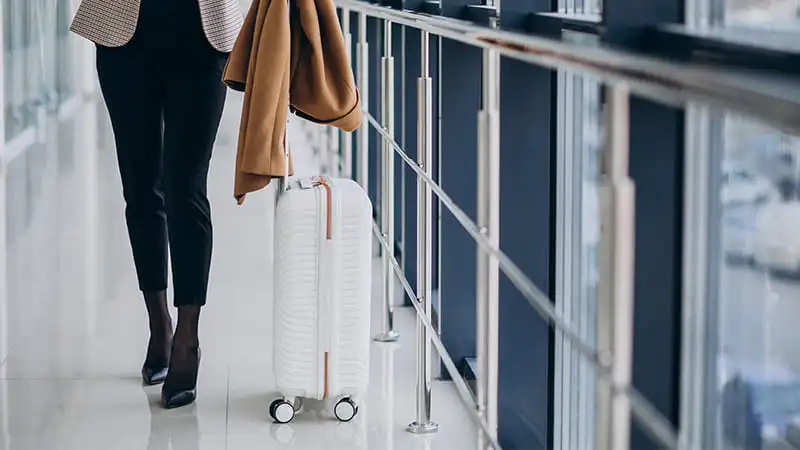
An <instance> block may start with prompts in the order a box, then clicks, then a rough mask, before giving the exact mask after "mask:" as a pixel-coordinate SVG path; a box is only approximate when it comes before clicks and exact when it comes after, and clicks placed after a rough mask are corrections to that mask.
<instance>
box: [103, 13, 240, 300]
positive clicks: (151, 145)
mask: <svg viewBox="0 0 800 450" xmlns="http://www.w3.org/2000/svg"><path fill="white" fill-rule="evenodd" d="M181 4H182V5H184V6H182V7H181V8H180V9H178V10H175V11H171V12H170V14H169V15H166V16H163V17H142V18H141V20H140V23H139V28H138V29H137V31H136V34H135V36H134V37H133V39H132V40H131V42H129V43H128V44H127V45H125V46H122V47H119V48H107V47H98V49H97V72H98V77H99V80H100V86H101V89H102V92H103V97H104V98H105V102H106V106H107V107H108V111H109V113H110V116H111V123H112V127H113V130H114V138H115V141H116V146H117V158H118V162H119V171H120V175H121V176H122V187H123V194H124V197H125V203H126V208H125V217H126V219H127V224H128V234H129V236H130V241H131V247H132V249H133V258H134V262H135V264H136V271H137V275H138V278H139V287H140V289H141V290H142V291H144V292H152V291H159V290H164V289H166V288H167V260H168V258H167V255H168V252H169V254H170V255H171V259H172V277H173V282H174V285H175V289H174V290H175V301H174V303H175V306H183V305H204V304H205V302H206V292H207V289H208V273H209V269H210V266H211V248H212V226H211V208H210V205H209V202H208V198H207V196H206V179H207V176H208V166H209V162H210V159H211V151H212V148H213V146H214V140H215V139H216V135H217V128H218V127H219V122H220V119H221V116H222V109H223V106H224V103H225V92H226V88H225V86H224V85H223V83H222V81H221V80H222V71H223V69H224V64H225V60H226V56H227V55H225V54H223V53H220V52H217V51H216V50H214V49H213V48H212V47H211V45H210V44H209V43H208V41H207V40H206V38H205V35H204V33H203V30H202V28H201V22H200V15H199V10H198V8H197V2H196V1H191V2H186V1H183V2H182V3H181ZM168 247H169V249H168Z"/></svg>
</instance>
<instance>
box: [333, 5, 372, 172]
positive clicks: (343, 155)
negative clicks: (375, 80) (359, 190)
mask: <svg viewBox="0 0 800 450" xmlns="http://www.w3.org/2000/svg"><path fill="white" fill-rule="evenodd" d="M342 29H343V31H344V48H345V52H347V61H348V62H349V61H352V60H353V35H352V34H351V33H350V10H349V9H347V8H342ZM361 101H362V102H365V103H366V101H367V100H366V99H362V100H361ZM368 126H369V125H368ZM337 163H338V167H339V174H340V176H341V177H344V178H353V135H352V134H350V133H345V132H344V131H339V161H337Z"/></svg>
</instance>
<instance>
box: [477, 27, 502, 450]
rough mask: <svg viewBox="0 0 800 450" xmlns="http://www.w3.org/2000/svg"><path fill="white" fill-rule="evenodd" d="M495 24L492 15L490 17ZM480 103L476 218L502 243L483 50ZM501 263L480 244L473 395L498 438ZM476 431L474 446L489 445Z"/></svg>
mask: <svg viewBox="0 0 800 450" xmlns="http://www.w3.org/2000/svg"><path fill="white" fill-rule="evenodd" d="M494 24H495V25H496V20H495V22H494ZM482 90H483V107H482V109H481V111H480V112H479V113H478V221H477V225H478V227H479V228H480V231H481V233H483V234H484V235H485V236H486V237H487V238H488V239H489V240H490V242H491V243H492V245H494V246H498V247H499V245H500V56H499V54H498V53H497V52H496V51H495V50H491V49H487V50H484V52H483V88H482ZM499 273H500V271H499V266H498V262H497V259H496V258H494V257H492V256H490V255H488V254H486V252H484V251H483V250H482V249H478V253H477V261H476V299H475V301H476V308H477V323H476V325H477V356H478V374H477V378H478V379H477V386H478V389H477V391H478V392H477V393H478V395H477V397H478V398H477V400H478V412H479V413H480V414H481V416H482V417H483V418H484V419H485V420H486V424H487V425H488V426H489V429H490V431H491V432H492V433H493V435H492V436H491V438H493V439H496V438H497V396H498V363H499V359H498V354H499V328H498V323H499V317H500V316H499ZM489 442H490V439H487V436H486V435H485V434H484V433H482V432H480V431H479V432H478V449H480V450H485V449H487V448H490V444H489Z"/></svg>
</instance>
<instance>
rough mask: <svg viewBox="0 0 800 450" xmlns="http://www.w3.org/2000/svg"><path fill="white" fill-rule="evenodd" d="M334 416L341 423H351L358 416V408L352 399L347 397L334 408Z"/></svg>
mask: <svg viewBox="0 0 800 450" xmlns="http://www.w3.org/2000/svg"><path fill="white" fill-rule="evenodd" d="M333 414H334V415H335V416H336V418H337V419H339V421H341V422H350V421H351V420H353V418H354V417H355V416H356V414H358V406H356V404H355V403H354V402H353V400H351V399H350V397H345V398H343V399H341V400H339V401H338V402H337V403H336V406H334V407H333Z"/></svg>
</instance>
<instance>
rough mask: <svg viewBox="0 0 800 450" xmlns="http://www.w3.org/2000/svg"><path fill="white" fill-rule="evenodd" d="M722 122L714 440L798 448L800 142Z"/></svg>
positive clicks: (729, 445)
mask: <svg viewBox="0 0 800 450" xmlns="http://www.w3.org/2000/svg"><path fill="white" fill-rule="evenodd" d="M719 120H721V122H722V124H723V125H722V130H721V133H720V135H721V137H722V139H721V140H720V143H721V145H718V146H717V148H712V151H715V152H718V153H719V155H720V157H719V158H718V159H717V161H718V162H717V164H716V165H715V167H714V170H716V171H718V173H717V175H718V176H717V177H712V179H713V178H715V179H718V180H719V183H718V184H717V189H716V191H717V194H718V198H719V200H718V202H717V204H716V205H715V207H716V208H718V210H719V211H720V213H719V214H718V215H716V216H717V217H718V219H717V220H714V221H713V222H711V230H710V233H709V236H710V237H711V248H712V252H716V253H717V254H719V258H712V261H714V260H716V261H719V264H718V266H715V267H711V268H710V269H711V270H710V273H709V275H710V277H709V279H710V280H713V283H712V286H710V290H709V292H711V293H712V295H713V296H712V297H711V301H713V302H716V304H715V305H714V308H712V309H713V310H716V315H715V316H713V317H711V318H710V320H709V326H710V330H712V333H715V334H716V336H712V338H711V339H709V340H708V341H709V344H710V346H711V348H708V349H707V350H708V351H707V352H706V354H707V357H708V358H709V364H707V366H706V367H707V368H706V370H705V371H706V379H707V380H708V383H709V384H708V386H709V389H710V390H711V391H712V392H711V393H709V394H710V395H708V397H707V398H708V401H710V402H712V403H713V411H714V412H715V416H716V417H715V418H714V420H713V421H712V424H711V425H712V426H709V427H707V433H708V434H709V436H707V438H706V439H707V441H706V442H715V445H714V448H716V449H719V450H722V449H726V450H727V449H767V448H776V449H777V448H793V447H785V446H786V445H788V442H785V439H786V432H787V429H788V427H789V426H790V424H791V423H792V422H793V421H797V420H800V327H798V318H800V189H799V187H800V139H798V138H797V137H796V136H789V135H785V134H783V133H781V132H778V131H776V130H774V129H772V128H770V127H768V126H764V125H762V124H760V123H757V122H754V121H752V120H749V119H746V118H743V117H738V116H733V115H727V116H725V117H721V118H720V119H719ZM712 216H715V215H712ZM713 425H716V426H713ZM798 430H800V424H799V425H798ZM797 444H800V442H798V443H797Z"/></svg>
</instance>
